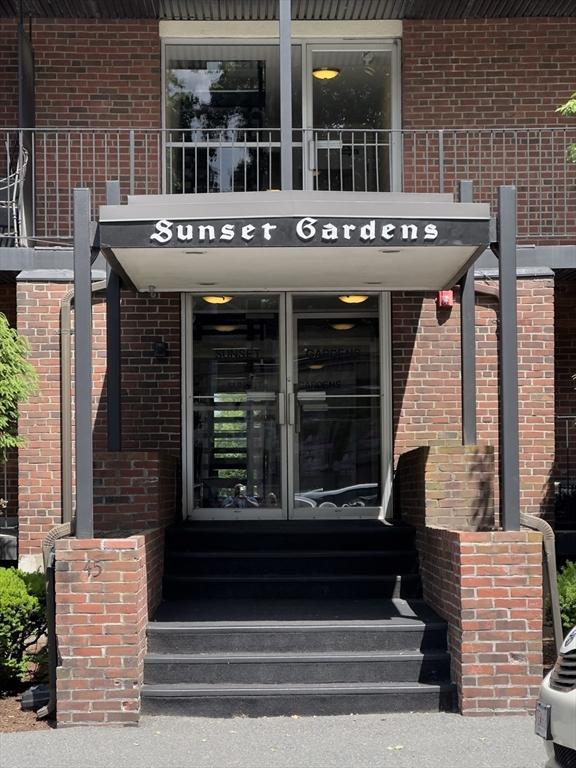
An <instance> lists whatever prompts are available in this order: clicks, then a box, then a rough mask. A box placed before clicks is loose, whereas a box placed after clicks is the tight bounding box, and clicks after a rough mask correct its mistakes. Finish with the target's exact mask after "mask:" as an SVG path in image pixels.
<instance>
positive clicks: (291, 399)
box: [288, 392, 296, 425]
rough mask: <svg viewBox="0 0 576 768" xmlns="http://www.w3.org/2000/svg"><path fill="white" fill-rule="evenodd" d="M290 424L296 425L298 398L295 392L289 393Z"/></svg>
mask: <svg viewBox="0 0 576 768" xmlns="http://www.w3.org/2000/svg"><path fill="white" fill-rule="evenodd" d="M288 424H290V425H294V424H296V396H295V395H294V392H288Z"/></svg>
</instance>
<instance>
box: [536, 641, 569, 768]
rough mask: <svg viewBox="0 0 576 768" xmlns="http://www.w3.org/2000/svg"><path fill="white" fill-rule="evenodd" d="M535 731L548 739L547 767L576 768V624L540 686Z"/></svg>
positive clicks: (546, 741)
mask: <svg viewBox="0 0 576 768" xmlns="http://www.w3.org/2000/svg"><path fill="white" fill-rule="evenodd" d="M535 730H536V733H537V735H538V736H541V737H542V738H543V739H544V740H545V745H546V751H547V752H548V757H549V760H548V762H547V763H546V768H576V627H574V629H572V630H571V631H570V632H569V633H568V635H567V636H566V638H565V640H564V642H563V643H562V647H561V648H560V653H559V654H558V659H557V660H556V664H555V665H554V668H553V669H552V670H551V671H550V672H549V674H548V675H546V677H545V678H544V681H543V682H542V685H541V686H540V693H539V695H538V702H537V704H536V717H535Z"/></svg>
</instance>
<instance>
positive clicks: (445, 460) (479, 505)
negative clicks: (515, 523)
mask: <svg viewBox="0 0 576 768" xmlns="http://www.w3.org/2000/svg"><path fill="white" fill-rule="evenodd" d="M494 474H495V468H494V449H493V448H492V446H490V445H462V444H460V443H456V442H452V441H443V442H438V443H434V444H433V445H427V446H422V447H420V448H415V449H414V450H412V451H407V452H406V453H403V454H402V455H401V456H400V458H399V460H398V466H397V469H396V478H395V485H394V491H395V494H394V495H395V506H396V510H397V512H398V514H399V516H400V517H401V518H402V520H403V521H405V522H407V523H409V524H410V525H413V526H414V527H416V528H419V527H421V526H426V525H432V526H436V527H439V528H454V529H456V530H461V531H479V530H480V531H482V530H491V529H492V528H493V527H494Z"/></svg>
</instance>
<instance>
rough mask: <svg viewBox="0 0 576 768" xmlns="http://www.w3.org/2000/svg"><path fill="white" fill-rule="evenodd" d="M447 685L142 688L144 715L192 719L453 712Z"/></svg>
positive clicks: (268, 684)
mask: <svg viewBox="0 0 576 768" xmlns="http://www.w3.org/2000/svg"><path fill="white" fill-rule="evenodd" d="M453 702H454V687H453V686H452V685H451V684H450V683H441V684H434V683H430V684H426V683H404V682H395V683H314V684H312V685H308V684H305V683H280V684H271V683H266V684H261V683H258V684H248V685H247V684H245V683H237V684H209V685H206V684H198V683H196V684H195V683H186V684H173V685H166V684H164V685H162V684H156V685H144V687H143V688H142V711H143V712H144V713H148V714H164V715H167V714H174V715H191V716H196V717H238V716H244V717H274V716H290V715H300V716H306V715H317V716H322V715H350V714H363V713H366V714H367V713H384V712H437V711H446V710H451V709H452V708H453Z"/></svg>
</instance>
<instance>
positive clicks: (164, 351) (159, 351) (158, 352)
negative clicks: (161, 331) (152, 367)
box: [152, 340, 170, 363]
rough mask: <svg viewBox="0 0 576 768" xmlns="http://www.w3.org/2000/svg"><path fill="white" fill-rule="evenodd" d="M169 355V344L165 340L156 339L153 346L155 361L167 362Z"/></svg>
mask: <svg viewBox="0 0 576 768" xmlns="http://www.w3.org/2000/svg"><path fill="white" fill-rule="evenodd" d="M169 356H170V351H169V349H168V344H167V343H166V342H165V341H163V340H160V341H155V342H154V346H153V347H152V357H153V358H154V361H155V362H156V363H165V362H166V360H167V359H168V357H169Z"/></svg>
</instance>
